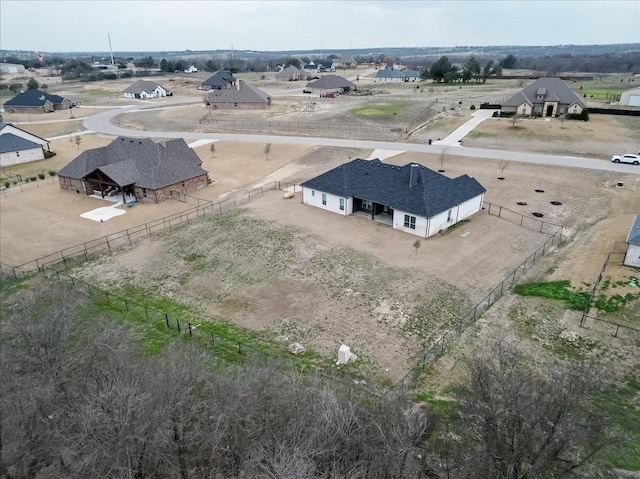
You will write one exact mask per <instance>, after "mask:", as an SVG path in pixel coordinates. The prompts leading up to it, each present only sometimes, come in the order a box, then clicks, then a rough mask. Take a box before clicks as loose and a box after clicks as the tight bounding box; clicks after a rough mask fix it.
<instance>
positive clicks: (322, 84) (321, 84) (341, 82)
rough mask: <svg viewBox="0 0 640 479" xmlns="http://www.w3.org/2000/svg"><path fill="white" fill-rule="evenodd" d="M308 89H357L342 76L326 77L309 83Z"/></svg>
mask: <svg viewBox="0 0 640 479" xmlns="http://www.w3.org/2000/svg"><path fill="white" fill-rule="evenodd" d="M307 88H320V89H323V90H330V89H332V88H355V84H353V83H351V82H350V81H349V80H347V79H346V78H343V77H341V76H340V75H326V76H323V77H320V78H319V79H317V80H316V81H312V82H309V83H307Z"/></svg>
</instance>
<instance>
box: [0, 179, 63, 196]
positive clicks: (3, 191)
mask: <svg viewBox="0 0 640 479" xmlns="http://www.w3.org/2000/svg"><path fill="white" fill-rule="evenodd" d="M56 178H57V176H45V177H44V179H41V178H38V177H37V176H36V177H35V178H34V179H29V181H23V178H22V177H20V180H15V181H16V184H13V181H12V182H11V183H12V184H11V185H10V186H9V187H8V188H6V187H5V186H4V185H2V188H0V198H6V197H7V195H8V194H9V195H11V194H13V193H24V192H25V191H30V190H33V189H35V188H40V185H41V184H42V183H45V184H46V183H55V182H56ZM7 181H8V180H7Z"/></svg>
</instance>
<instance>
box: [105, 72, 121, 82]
mask: <svg viewBox="0 0 640 479" xmlns="http://www.w3.org/2000/svg"><path fill="white" fill-rule="evenodd" d="M102 76H103V78H104V79H105V80H116V79H117V78H118V75H116V74H115V73H103V75H102Z"/></svg>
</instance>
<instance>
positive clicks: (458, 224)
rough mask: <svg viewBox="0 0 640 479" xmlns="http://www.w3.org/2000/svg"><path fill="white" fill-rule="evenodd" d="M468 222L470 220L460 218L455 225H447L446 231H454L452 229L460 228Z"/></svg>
mask: <svg viewBox="0 0 640 479" xmlns="http://www.w3.org/2000/svg"><path fill="white" fill-rule="evenodd" d="M469 222H471V220H461V221H458V222H457V223H456V224H455V225H451V226H449V227H448V228H447V233H448V232H450V231H454V230H456V229H458V228H460V227H461V226H463V225H466V224H467V223H469Z"/></svg>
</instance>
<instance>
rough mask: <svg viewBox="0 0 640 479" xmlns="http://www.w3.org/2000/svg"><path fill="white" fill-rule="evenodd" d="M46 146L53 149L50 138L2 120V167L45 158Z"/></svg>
mask: <svg viewBox="0 0 640 479" xmlns="http://www.w3.org/2000/svg"><path fill="white" fill-rule="evenodd" d="M45 146H46V147H47V151H51V150H50V148H49V140H45V139H44V138H40V137H39V136H37V135H34V134H32V133H29V132H28V131H25V130H23V129H22V128H18V127H17V126H14V125H12V124H11V123H5V122H3V121H0V167H5V166H11V165H19V164H20V163H27V162H29V161H38V160H43V159H44V158H45V150H44V147H45Z"/></svg>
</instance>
